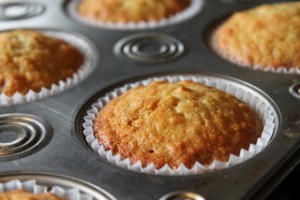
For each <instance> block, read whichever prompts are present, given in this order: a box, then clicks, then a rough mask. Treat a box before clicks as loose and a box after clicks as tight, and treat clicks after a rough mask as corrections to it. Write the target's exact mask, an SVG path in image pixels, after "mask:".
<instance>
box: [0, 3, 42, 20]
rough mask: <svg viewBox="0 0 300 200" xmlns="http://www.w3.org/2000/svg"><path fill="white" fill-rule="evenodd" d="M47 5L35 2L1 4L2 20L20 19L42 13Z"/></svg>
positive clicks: (0, 16)
mask: <svg viewBox="0 0 300 200" xmlns="http://www.w3.org/2000/svg"><path fill="white" fill-rule="evenodd" d="M44 11H45V6H43V5H42V4H40V3H34V2H8V3H3V4H1V5H0V20H3V21H8V20H18V19H26V18H31V17H35V16H37V15H41V14H42V13H43V12H44Z"/></svg>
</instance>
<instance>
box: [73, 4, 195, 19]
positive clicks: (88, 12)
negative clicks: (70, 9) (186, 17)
mask: <svg viewBox="0 0 300 200" xmlns="http://www.w3.org/2000/svg"><path fill="white" fill-rule="evenodd" d="M190 4H191V1H190V0H126V1H123V0H80V1H79V3H78V6H77V10H78V13H79V14H80V15H81V16H83V17H85V18H88V19H91V20H96V21H101V22H105V23H107V22H110V23H128V22H141V21H145V22H147V21H158V20H161V19H164V18H168V17H170V16H172V15H175V14H176V13H178V12H181V11H182V10H184V9H186V8H187V7H188V6H189V5H190Z"/></svg>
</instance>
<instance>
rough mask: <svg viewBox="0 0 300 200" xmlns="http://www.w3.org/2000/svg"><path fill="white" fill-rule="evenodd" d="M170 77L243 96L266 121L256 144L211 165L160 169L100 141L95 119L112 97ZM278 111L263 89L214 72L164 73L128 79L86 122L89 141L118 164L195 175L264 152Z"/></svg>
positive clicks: (138, 169)
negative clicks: (195, 73)
mask: <svg viewBox="0 0 300 200" xmlns="http://www.w3.org/2000/svg"><path fill="white" fill-rule="evenodd" d="M154 80H155V81H169V82H177V81H182V80H191V81H194V82H199V83H202V84H205V85H208V86H211V87H215V88H217V89H219V90H223V91H224V92H226V93H229V94H232V95H234V96H235V97H237V98H238V99H239V100H241V101H243V102H245V103H246V104H247V105H249V106H250V107H251V108H252V110H253V111H255V112H256V113H257V114H258V116H259V117H260V119H261V121H262V123H263V131H262V134H261V137H260V138H258V139H257V142H256V144H250V146H249V148H248V149H241V151H240V154H239V156H236V155H233V154H231V155H230V157H229V160H228V161H227V162H220V161H218V160H214V161H213V162H212V163H211V164H210V165H202V164H201V163H199V162H196V163H195V164H194V166H193V167H192V168H191V169H189V168H186V167H185V166H184V165H183V164H181V165H180V166H179V167H178V168H177V169H172V168H171V167H169V166H168V165H167V164H166V165H164V166H163V167H162V168H160V169H156V168H155V167H154V165H153V164H149V165H147V166H146V167H142V164H141V162H140V161H138V162H136V163H131V162H130V160H129V159H128V158H126V159H122V158H121V157H120V155H119V154H116V155H114V154H113V153H112V152H111V151H106V150H104V148H103V146H102V145H101V144H99V143H98V141H97V139H96V138H95V137H94V132H93V128H92V127H93V122H94V121H95V119H96V117H97V114H98V112H99V111H100V110H101V108H103V107H104V106H105V104H107V103H108V102H109V101H110V100H111V99H113V98H115V97H117V96H119V95H120V94H122V93H124V92H126V91H127V90H129V89H131V88H135V87H137V86H141V85H148V84H149V83H150V82H152V81H154ZM276 118H277V116H276V111H275V109H274V108H273V106H272V105H271V104H270V103H269V102H268V101H267V100H266V99H265V98H264V97H263V96H261V95H260V94H259V93H257V92H255V91H253V90H252V89H249V88H247V87H245V86H243V85H242V84H237V83H235V82H232V81H229V80H227V79H223V78H220V77H214V76H193V75H182V76H180V75H179V76H176V75H174V76H162V77H152V78H148V79H145V80H141V81H137V82H134V83H128V84H126V85H124V86H122V87H119V88H116V89H114V90H113V91H111V92H109V93H107V94H106V95H105V96H102V97H100V98H99V99H98V100H97V102H95V103H94V104H92V105H91V108H90V109H89V110H87V112H86V116H85V117H84V122H83V134H84V137H85V139H86V142H87V143H88V145H89V146H90V147H91V148H92V149H93V151H94V152H96V153H97V154H98V155H99V156H100V157H102V158H104V159H106V160H107V161H108V162H111V163H113V164H115V165H117V166H120V167H123V168H125V169H129V170H133V171H136V172H142V173H149V174H161V175H192V174H201V173H206V172H210V171H215V170H219V169H224V168H228V167H231V166H234V165H237V164H239V163H242V162H244V161H246V160H248V159H250V158H252V157H254V156H255V155H256V154H257V153H259V152H261V151H262V150H263V149H264V148H265V147H266V146H267V145H268V144H269V142H270V140H271V138H272V136H273V135H274V134H275V131H276Z"/></svg>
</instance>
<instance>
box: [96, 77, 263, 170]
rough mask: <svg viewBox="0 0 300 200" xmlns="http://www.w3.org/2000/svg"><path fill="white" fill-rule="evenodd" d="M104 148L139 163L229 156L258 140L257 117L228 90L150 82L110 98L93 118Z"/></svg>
mask: <svg viewBox="0 0 300 200" xmlns="http://www.w3.org/2000/svg"><path fill="white" fill-rule="evenodd" d="M93 130H94V134H95V137H96V138H97V140H98V141H99V143H100V144H102V145H103V146H104V148H105V149H106V150H112V152H113V154H119V155H120V156H121V158H123V159H124V158H129V159H130V160H131V162H132V163H135V162H137V161H141V163H142V166H146V165H147V164H150V163H153V164H154V165H155V167H156V168H160V167H162V166H163V165H165V164H168V165H169V166H170V167H171V168H177V167H178V166H179V165H180V164H181V163H183V164H184V165H185V166H186V167H188V168H190V167H192V166H193V165H194V164H195V162H197V161H198V162H200V163H201V164H203V165H208V164H210V163H211V162H212V161H213V160H219V161H224V162H226V161H228V158H229V155H230V154H235V155H238V154H239V152H240V150H241V148H245V149H248V148H249V144H250V143H256V141H257V138H258V137H259V136H260V135H261V132H262V123H261V121H260V119H259V117H258V116H257V115H256V114H255V113H254V112H253V111H252V110H251V109H250V108H249V107H248V106H247V105H246V104H245V103H243V102H241V101H239V100H238V99H237V98H235V97H234V96H232V95H229V94H227V93H224V92H223V91H220V90H217V89H215V88H212V87H208V86H205V85H203V84H200V83H196V82H191V81H181V82H176V83H170V82H155V81H154V82H152V83H151V84H149V85H147V86H139V87H136V88H133V89H130V90H128V91H127V92H125V93H123V94H122V95H120V96H118V97H116V98H114V99H112V100H111V101H109V102H108V103H107V104H106V105H105V106H104V107H103V108H102V109H101V110H100V111H99V113H98V115H97V117H96V119H95V122H94V124H93Z"/></svg>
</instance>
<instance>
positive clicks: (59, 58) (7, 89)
mask: <svg viewBox="0 0 300 200" xmlns="http://www.w3.org/2000/svg"><path fill="white" fill-rule="evenodd" d="M83 60H84V58H83V55H82V54H81V53H80V52H79V50H77V49H76V48H74V47H72V46H71V45H70V44H68V43H66V42H64V41H62V40H60V39H56V38H52V37H49V36H46V35H44V34H42V33H40V32H38V31H34V30H13V31H7V32H1V33H0V93H4V94H5V95H7V96H12V95H13V94H15V93H16V92H19V93H21V94H26V93H27V92H28V91H29V90H33V91H34V92H39V91H40V90H41V88H42V87H45V88H48V89H50V87H51V85H52V84H57V83H58V82H59V81H60V80H65V79H66V78H68V77H71V76H72V75H73V74H74V73H75V72H76V71H77V70H78V69H79V68H80V66H81V65H82V63H83Z"/></svg>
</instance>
